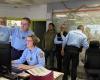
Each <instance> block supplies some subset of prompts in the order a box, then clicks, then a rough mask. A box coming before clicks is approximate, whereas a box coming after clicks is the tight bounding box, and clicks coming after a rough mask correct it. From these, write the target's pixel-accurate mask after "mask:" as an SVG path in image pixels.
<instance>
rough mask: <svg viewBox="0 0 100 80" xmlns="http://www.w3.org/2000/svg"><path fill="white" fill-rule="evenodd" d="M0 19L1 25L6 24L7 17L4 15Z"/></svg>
mask: <svg viewBox="0 0 100 80" xmlns="http://www.w3.org/2000/svg"><path fill="white" fill-rule="evenodd" d="M0 19H2V22H0V24H2V25H6V24H7V18H6V17H0Z"/></svg>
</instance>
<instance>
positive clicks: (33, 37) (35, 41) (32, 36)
mask: <svg viewBox="0 0 100 80" xmlns="http://www.w3.org/2000/svg"><path fill="white" fill-rule="evenodd" d="M28 37H31V38H32V40H33V45H37V44H38V43H39V42H40V39H39V38H38V37H37V36H36V35H29V36H28Z"/></svg>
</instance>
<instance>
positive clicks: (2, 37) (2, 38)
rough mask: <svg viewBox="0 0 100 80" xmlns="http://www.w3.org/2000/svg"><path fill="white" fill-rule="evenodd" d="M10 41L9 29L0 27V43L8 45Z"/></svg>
mask: <svg viewBox="0 0 100 80" xmlns="http://www.w3.org/2000/svg"><path fill="white" fill-rule="evenodd" d="M9 39H10V29H9V28H7V27H6V26H3V25H0V43H8V42H9Z"/></svg>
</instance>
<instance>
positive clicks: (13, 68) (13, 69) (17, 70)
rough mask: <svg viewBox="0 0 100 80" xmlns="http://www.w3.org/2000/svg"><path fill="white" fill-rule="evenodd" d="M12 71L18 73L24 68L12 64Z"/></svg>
mask: <svg viewBox="0 0 100 80" xmlns="http://www.w3.org/2000/svg"><path fill="white" fill-rule="evenodd" d="M11 71H12V72H14V73H16V74H18V73H21V72H23V70H20V69H18V68H16V67H14V66H12V70H11Z"/></svg>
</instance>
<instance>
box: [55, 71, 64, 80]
mask: <svg viewBox="0 0 100 80" xmlns="http://www.w3.org/2000/svg"><path fill="white" fill-rule="evenodd" d="M53 74H54V79H56V78H58V77H59V76H61V75H62V76H63V74H64V73H61V72H57V71H53Z"/></svg>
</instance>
